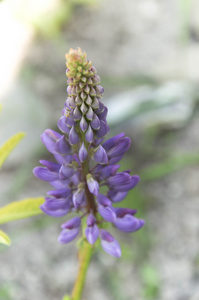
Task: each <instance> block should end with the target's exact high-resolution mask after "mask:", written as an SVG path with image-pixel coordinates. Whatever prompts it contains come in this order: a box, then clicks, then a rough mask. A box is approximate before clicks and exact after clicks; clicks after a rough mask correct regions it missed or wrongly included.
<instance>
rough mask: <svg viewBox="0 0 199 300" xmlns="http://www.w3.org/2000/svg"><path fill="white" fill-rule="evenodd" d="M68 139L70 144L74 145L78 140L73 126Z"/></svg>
mask: <svg viewBox="0 0 199 300" xmlns="http://www.w3.org/2000/svg"><path fill="white" fill-rule="evenodd" d="M69 141H70V144H71V145H75V144H77V143H78V142H79V135H78V133H77V131H76V130H75V127H74V126H73V127H72V128H71V130H70V133H69Z"/></svg>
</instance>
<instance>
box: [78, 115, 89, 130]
mask: <svg viewBox="0 0 199 300" xmlns="http://www.w3.org/2000/svg"><path fill="white" fill-rule="evenodd" d="M79 126H80V128H81V130H82V131H83V132H85V131H86V130H87V128H88V123H87V121H86V119H85V118H84V116H82V118H81V121H80V123H79Z"/></svg>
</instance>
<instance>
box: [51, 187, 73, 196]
mask: <svg viewBox="0 0 199 300" xmlns="http://www.w3.org/2000/svg"><path fill="white" fill-rule="evenodd" d="M47 194H48V195H51V196H54V197H56V198H66V197H69V196H71V189H67V188H64V189H58V190H53V191H48V193H47Z"/></svg>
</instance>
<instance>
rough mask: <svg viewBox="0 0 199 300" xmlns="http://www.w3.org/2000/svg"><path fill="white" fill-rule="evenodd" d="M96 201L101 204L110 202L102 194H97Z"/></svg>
mask: <svg viewBox="0 0 199 300" xmlns="http://www.w3.org/2000/svg"><path fill="white" fill-rule="evenodd" d="M97 202H98V203H99V204H101V205H103V206H110V205H112V202H111V201H110V200H109V199H108V198H107V197H106V196H105V195H103V194H99V195H98V196H97Z"/></svg>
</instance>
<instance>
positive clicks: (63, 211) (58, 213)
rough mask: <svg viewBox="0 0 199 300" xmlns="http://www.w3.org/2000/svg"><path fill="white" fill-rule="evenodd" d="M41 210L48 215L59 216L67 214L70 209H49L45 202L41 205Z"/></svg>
mask: <svg viewBox="0 0 199 300" xmlns="http://www.w3.org/2000/svg"><path fill="white" fill-rule="evenodd" d="M40 208H41V210H42V211H43V212H44V213H45V214H46V215H48V216H51V217H55V218H59V217H63V216H65V215H66V214H67V213H68V212H69V209H68V208H66V209H57V210H49V209H47V208H46V207H45V203H44V204H42V205H41V206H40Z"/></svg>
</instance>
